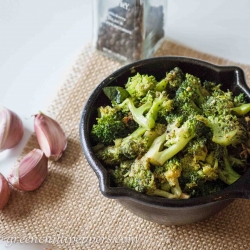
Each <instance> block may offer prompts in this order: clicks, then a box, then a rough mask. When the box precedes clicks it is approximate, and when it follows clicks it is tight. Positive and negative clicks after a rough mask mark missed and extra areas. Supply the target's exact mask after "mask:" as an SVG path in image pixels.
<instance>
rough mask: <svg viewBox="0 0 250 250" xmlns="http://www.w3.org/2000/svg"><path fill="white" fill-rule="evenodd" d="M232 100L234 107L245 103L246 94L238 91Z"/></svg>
mask: <svg viewBox="0 0 250 250" xmlns="http://www.w3.org/2000/svg"><path fill="white" fill-rule="evenodd" d="M233 101H234V106H235V107H238V106H241V105H242V104H246V103H247V102H246V96H245V94H243V93H240V94H239V95H236V96H235V97H234V100H233Z"/></svg>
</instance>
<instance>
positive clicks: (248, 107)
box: [232, 103, 250, 116]
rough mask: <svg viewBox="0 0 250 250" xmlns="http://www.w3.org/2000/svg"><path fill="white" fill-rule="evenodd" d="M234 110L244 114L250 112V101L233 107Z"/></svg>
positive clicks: (241, 114) (238, 113)
mask: <svg viewBox="0 0 250 250" xmlns="http://www.w3.org/2000/svg"><path fill="white" fill-rule="evenodd" d="M232 111H234V112H235V113H236V114H237V115H240V116H243V115H245V114H247V113H248V112H250V103H245V104H242V105H240V106H238V107H235V108H232Z"/></svg>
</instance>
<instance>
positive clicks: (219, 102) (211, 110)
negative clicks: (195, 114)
mask: <svg viewBox="0 0 250 250" xmlns="http://www.w3.org/2000/svg"><path fill="white" fill-rule="evenodd" d="M233 107H234V102H233V96H232V92H230V91H227V92H223V91H217V90H216V91H214V92H213V93H212V95H211V96H210V97H208V99H207V100H206V102H204V103H203V104H202V110H203V112H202V113H203V115H205V116H216V115H227V114H230V113H231V109H232V108H233Z"/></svg>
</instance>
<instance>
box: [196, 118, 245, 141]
mask: <svg viewBox="0 0 250 250" xmlns="http://www.w3.org/2000/svg"><path fill="white" fill-rule="evenodd" d="M197 117H198V119H199V120H200V121H202V122H204V124H205V125H206V126H207V127H209V128H210V129H211V130H212V133H213V136H212V141H213V142H215V143H217V144H220V145H222V146H228V145H236V144H239V143H243V142H244V141H245V140H246V138H247V132H246V129H245V127H244V126H243V125H242V124H241V123H240V122H239V120H238V118H237V117H236V116H234V115H231V114H228V115H220V116H208V117H207V118H206V117H204V116H197Z"/></svg>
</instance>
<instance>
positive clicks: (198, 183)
mask: <svg viewBox="0 0 250 250" xmlns="http://www.w3.org/2000/svg"><path fill="white" fill-rule="evenodd" d="M181 164H182V173H181V176H180V178H179V182H180V186H181V188H182V190H183V192H187V193H188V194H190V195H191V196H192V197H193V196H195V194H196V192H197V190H200V189H201V188H203V186H204V185H205V183H207V182H213V181H216V180H217V179H218V164H212V165H211V164H209V163H208V162H205V161H199V160H196V159H195V158H194V157H193V155H192V154H189V153H187V154H185V155H184V156H183V157H182V159H181Z"/></svg>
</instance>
